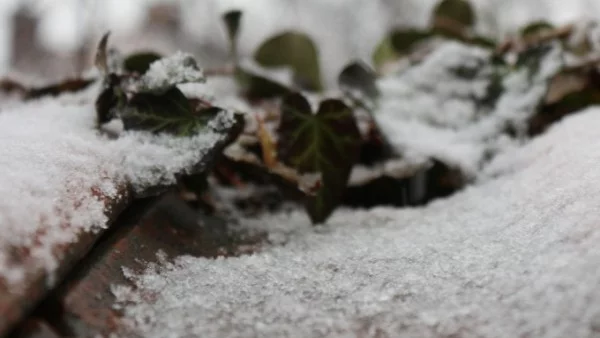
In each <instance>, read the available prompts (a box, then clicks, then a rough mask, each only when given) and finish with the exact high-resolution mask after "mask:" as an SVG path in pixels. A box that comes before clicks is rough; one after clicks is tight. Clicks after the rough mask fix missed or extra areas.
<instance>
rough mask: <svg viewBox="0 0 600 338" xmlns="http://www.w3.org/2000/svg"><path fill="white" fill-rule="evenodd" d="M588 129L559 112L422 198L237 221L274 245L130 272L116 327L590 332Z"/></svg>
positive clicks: (593, 208)
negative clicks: (406, 203) (313, 218)
mask: <svg viewBox="0 0 600 338" xmlns="http://www.w3.org/2000/svg"><path fill="white" fill-rule="evenodd" d="M599 127H600V108H590V109H587V110H585V111H583V112H581V113H579V114H576V115H574V116H572V117H569V118H567V119H565V120H563V121H562V122H560V123H558V124H557V125H555V126H554V127H552V128H551V130H550V131H549V132H548V133H546V134H544V135H543V136H540V137H539V138H536V139H535V140H533V141H532V142H531V143H529V144H527V145H525V146H522V147H519V148H513V149H509V150H506V151H505V152H504V153H503V154H501V155H499V156H498V157H496V158H495V159H494V160H493V162H492V163H491V164H489V165H488V166H487V167H486V168H485V173H486V174H487V175H488V176H487V177H488V179H487V181H485V182H483V183H480V184H478V185H473V186H470V187H468V188H466V189H465V190H463V191H462V192H460V193H458V194H455V195H454V196H452V197H450V198H447V199H443V200H439V201H437V202H434V203H431V204H430V205H428V206H426V207H422V208H403V209H394V208H376V209H373V210H364V211H360V210H340V211H338V212H336V213H335V214H334V216H333V218H332V219H331V220H329V221H328V222H327V224H326V225H325V226H323V227H320V228H312V227H311V226H310V225H309V220H308V218H307V217H306V216H305V215H304V213H303V212H302V211H297V212H291V213H279V214H273V215H265V216H263V217H261V218H260V219H250V220H246V221H245V226H246V227H249V228H253V227H255V228H260V229H266V230H268V231H269V232H270V233H271V236H272V237H273V239H277V238H278V239H280V240H279V241H277V242H280V241H281V240H283V242H284V244H283V245H274V246H270V247H267V248H265V249H264V250H263V251H262V252H258V253H256V254H253V255H249V256H242V257H238V258H219V259H205V258H194V257H189V256H182V257H179V258H176V259H175V260H174V261H173V262H167V261H164V260H163V262H162V263H161V264H160V265H150V266H148V268H147V270H146V271H145V272H144V273H143V274H141V275H133V276H131V275H130V277H131V279H132V282H133V284H134V286H135V287H134V288H131V287H130V286H125V285H120V286H114V293H115V295H116V296H117V299H118V300H119V302H118V303H117V304H118V305H119V306H120V307H122V309H123V311H124V314H125V319H124V320H125V322H126V323H127V324H128V331H125V332H123V336H131V335H134V334H136V335H140V336H143V337H161V338H162V337H192V336H199V337H456V336H460V337H582V338H583V337H597V336H598V334H599V332H600V294H599V293H598V288H599V287H600V269H599V268H598V263H599V262H600V246H599V245H598V242H599V241H600V227H598V224H599V223H600V184H599V183H598V182H600V170H598V168H599V167H600V138H598V133H597V130H598V128H599Z"/></svg>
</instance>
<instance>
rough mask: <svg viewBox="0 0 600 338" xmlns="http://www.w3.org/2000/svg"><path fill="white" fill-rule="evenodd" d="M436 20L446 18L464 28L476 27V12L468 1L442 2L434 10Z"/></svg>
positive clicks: (453, 0) (447, 0)
mask: <svg viewBox="0 0 600 338" xmlns="http://www.w3.org/2000/svg"><path fill="white" fill-rule="evenodd" d="M433 16H434V20H437V19H440V18H445V19H449V20H452V21H454V22H456V23H458V24H461V25H462V26H464V27H472V26H474V25H475V11H473V8H472V7H471V4H470V3H469V1H467V0H442V1H440V2H439V3H438V4H437V6H436V7H435V9H434V10H433Z"/></svg>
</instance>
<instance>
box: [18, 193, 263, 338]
mask: <svg viewBox="0 0 600 338" xmlns="http://www.w3.org/2000/svg"><path fill="white" fill-rule="evenodd" d="M197 217H198V214H197V213H196V212H195V211H193V210H192V209H190V208H189V207H188V206H187V205H186V204H185V203H183V202H182V201H181V200H179V199H177V198H176V196H175V195H167V196H166V197H164V198H162V199H161V200H160V201H158V202H157V203H155V206H154V207H152V208H151V210H150V211H148V208H147V206H143V205H142V206H140V205H139V203H136V204H134V206H132V207H131V208H130V209H128V210H127V211H126V212H124V213H123V215H122V216H121V217H120V218H119V219H118V220H117V221H116V223H115V226H114V229H113V230H112V231H111V232H110V233H109V234H107V235H106V236H104V237H103V238H102V239H101V240H100V242H99V243H97V245H96V246H95V247H94V248H93V249H92V251H91V252H90V253H89V254H88V256H87V257H86V258H85V259H84V260H82V261H81V263H80V264H79V265H78V266H77V267H76V268H75V269H74V271H73V272H72V273H71V274H69V275H68V276H67V277H66V279H65V281H64V282H63V284H61V285H60V286H59V287H58V288H57V289H56V290H55V291H54V292H53V293H52V294H51V295H50V296H49V297H48V298H46V300H45V301H44V302H43V303H42V304H41V306H40V307H39V308H38V310H37V311H36V313H35V315H36V316H38V317H37V318H36V319H37V320H43V321H44V322H45V323H49V325H51V326H52V327H53V328H54V329H55V330H56V331H57V332H59V335H60V336H63V337H64V336H67V337H96V336H98V335H100V336H108V335H110V334H111V333H114V332H117V331H119V330H120V329H122V325H121V323H120V317H121V316H120V313H119V311H118V310H117V309H114V301H115V297H114V296H113V294H112V291H111V286H114V285H130V282H128V281H127V279H126V277H125V275H124V273H123V269H128V270H130V271H133V272H142V271H143V269H144V268H145V267H146V265H147V264H148V263H159V262H160V259H161V258H159V257H158V256H157V253H158V252H159V251H161V252H162V253H164V256H163V257H166V258H167V259H169V258H172V257H176V256H179V255H194V256H202V257H217V256H234V255H239V254H243V253H246V252H253V251H255V250H257V248H258V247H259V246H260V244H261V243H262V240H263V238H262V237H261V236H260V235H255V236H242V235H241V234H232V233H231V232H230V231H228V229H227V228H226V224H225V223H224V222H223V223H219V221H217V220H213V222H214V223H213V224H207V225H206V226H201V225H200V224H199V223H198V221H197V219H198V218H197ZM162 259H164V258H162ZM25 329H26V327H22V326H21V327H19V328H18V330H17V331H18V332H19V333H18V334H19V336H20V337H23V338H33V337H35V336H34V335H30V334H29V333H27V331H26V330H25Z"/></svg>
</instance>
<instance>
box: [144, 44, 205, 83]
mask: <svg viewBox="0 0 600 338" xmlns="http://www.w3.org/2000/svg"><path fill="white" fill-rule="evenodd" d="M205 81H206V78H205V77H204V71H203V70H202V69H200V68H199V67H198V65H197V64H196V61H195V59H194V56H193V55H192V54H188V53H183V52H177V53H175V54H173V55H171V56H169V57H166V58H162V59H160V60H156V61H154V62H153V63H152V64H151V65H150V69H148V71H147V72H146V73H145V74H144V76H142V79H141V84H142V87H143V88H144V89H146V90H151V91H162V90H166V89H168V88H170V87H171V86H173V85H177V84H180V83H187V82H199V83H203V82H205Z"/></svg>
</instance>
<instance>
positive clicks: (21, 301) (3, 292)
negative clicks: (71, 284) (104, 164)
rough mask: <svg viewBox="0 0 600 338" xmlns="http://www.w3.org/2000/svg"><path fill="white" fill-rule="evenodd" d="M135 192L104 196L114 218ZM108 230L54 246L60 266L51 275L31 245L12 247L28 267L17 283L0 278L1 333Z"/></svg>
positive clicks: (16, 258) (19, 261)
mask: <svg viewBox="0 0 600 338" xmlns="http://www.w3.org/2000/svg"><path fill="white" fill-rule="evenodd" d="M131 200H132V194H131V193H130V190H129V189H128V188H126V187H124V188H123V189H122V190H121V193H120V198H118V199H105V200H104V203H105V206H106V207H105V210H107V216H108V217H109V219H110V221H111V222H113V221H114V220H115V219H116V218H117V216H118V215H119V214H120V212H121V211H122V210H124V209H125V207H126V206H127V205H128V204H129V203H130V202H131ZM104 231H106V230H102V231H98V232H96V233H89V232H82V233H80V234H79V235H78V237H77V240H75V241H74V242H72V243H69V244H66V245H59V246H56V247H55V248H54V254H55V256H56V257H57V261H58V267H57V269H56V270H55V271H54V272H53V273H52V276H50V275H49V273H48V271H47V270H46V269H44V268H43V267H41V266H40V265H39V264H36V263H35V262H32V257H31V256H30V255H28V252H29V250H28V248H11V249H10V250H11V253H12V255H11V256H12V257H13V259H14V262H12V263H14V264H15V265H19V266H22V267H23V268H24V269H26V275H25V279H24V280H23V282H22V283H20V284H18V285H9V284H8V283H7V282H6V281H4V280H2V279H1V278H0V337H3V336H5V335H7V333H8V332H9V330H10V329H11V328H12V327H13V326H14V325H15V324H17V323H18V322H19V321H21V320H22V319H23V318H24V317H25V316H26V315H27V314H28V313H29V311H31V310H32V309H33V308H34V307H35V306H36V305H37V304H38V302H40V301H41V300H42V299H43V298H44V297H45V296H46V294H47V293H48V292H49V291H50V290H52V288H53V287H54V286H55V285H56V284H57V283H59V282H60V281H61V280H62V278H63V277H64V276H65V275H66V274H67V273H68V272H69V271H70V270H71V268H72V267H73V266H74V265H75V264H76V263H77V262H78V261H80V260H81V259H82V258H83V257H84V256H85V255H86V254H87V253H88V252H89V250H90V249H91V248H92V246H93V245H94V243H95V242H96V241H97V240H98V239H99V238H100V236H102V234H103V233H104Z"/></svg>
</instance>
